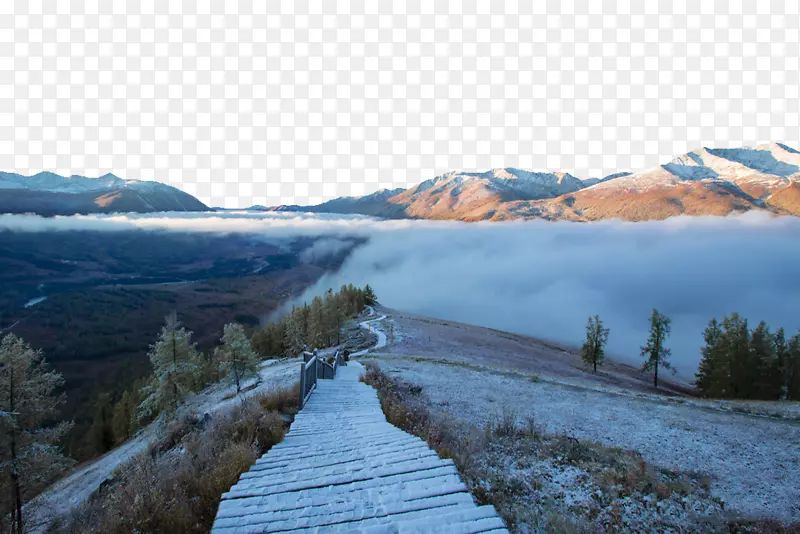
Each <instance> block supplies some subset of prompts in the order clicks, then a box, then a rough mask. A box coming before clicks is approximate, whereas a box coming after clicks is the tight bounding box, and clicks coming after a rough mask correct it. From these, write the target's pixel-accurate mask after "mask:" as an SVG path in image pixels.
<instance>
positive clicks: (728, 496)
mask: <svg viewBox="0 0 800 534" xmlns="http://www.w3.org/2000/svg"><path fill="white" fill-rule="evenodd" d="M379 328H381V329H383V330H386V331H387V333H388V334H389V338H390V341H389V344H388V345H387V347H386V348H385V349H383V350H380V351H378V353H377V354H371V355H369V358H374V359H375V360H376V361H377V362H378V363H379V364H380V366H381V368H382V369H383V370H384V371H386V372H389V373H390V375H394V376H399V377H400V378H401V379H402V380H404V381H408V382H411V383H413V384H417V385H420V386H422V387H423V391H424V393H425V395H426V396H427V398H428V399H430V401H431V402H432V403H433V404H434V405H435V406H437V407H440V408H442V409H444V410H445V411H447V412H449V413H450V414H452V415H453V416H454V417H456V418H459V419H462V420H464V421H467V422H470V423H475V424H478V425H483V424H485V423H487V422H489V421H492V420H496V419H497V418H498V417H499V416H500V415H502V414H503V413H504V412H508V411H511V412H513V413H515V414H516V415H517V416H518V417H519V418H520V419H524V418H527V417H533V418H534V420H535V421H536V422H537V423H538V424H540V425H542V426H543V427H544V428H545V430H546V431H547V432H548V433H553V434H567V435H570V436H573V437H576V438H578V439H589V440H593V441H596V442H599V443H601V444H604V445H608V446H614V447H620V448H623V449H629V450H635V451H637V452H639V453H640V454H641V455H642V456H643V457H644V458H645V459H646V460H647V461H648V462H650V463H652V464H654V465H656V466H660V467H665V468H669V469H675V470H684V471H698V472H703V473H707V474H709V475H710V476H711V477H712V480H713V482H712V492H713V494H714V495H716V496H718V497H720V498H721V499H722V500H723V501H724V502H725V503H726V508H727V509H728V510H729V511H734V512H738V513H741V514H743V515H745V516H748V517H759V518H762V517H764V518H766V517H773V518H780V519H783V520H791V521H800V421H798V420H797V417H796V416H797V413H798V404H797V403H793V404H792V403H787V404H780V403H757V402H753V403H751V402H736V401H731V402H720V401H711V402H706V401H703V400H699V399H690V398H685V397H675V396H669V397H665V396H661V395H659V394H657V393H655V392H653V393H643V392H642V391H641V390H640V389H639V388H638V387H634V388H629V387H625V386H626V385H627V384H626V383H625V382H624V381H621V382H620V384H621V386H620V387H614V386H613V385H608V384H605V383H598V382H597V381H596V380H595V379H594V378H593V377H587V378H586V379H582V378H581V376H580V374H576V373H574V372H570V373H568V374H567V376H565V377H564V378H563V379H559V378H558V377H557V376H554V375H545V376H542V375H539V374H538V373H532V372H530V370H529V368H528V367H525V370H515V369H513V367H515V365H513V363H512V364H511V365H509V366H508V367H506V366H503V367H501V366H499V365H497V364H498V363H499V361H497V360H495V361H490V362H486V361H482V362H480V363H481V365H471V364H469V363H468V361H465V360H464V359H463V358H459V357H458V355H457V354H455V353H457V352H459V348H458V345H457V344H453V343H450V342H452V341H453V340H452V339H450V340H448V339H444V338H440V339H435V340H434V339H431V340H430V343H431V344H434V345H436V346H438V348H439V350H438V351H437V350H434V351H433V352H436V353H441V354H444V357H443V358H440V359H435V360H434V359H431V358H430V355H428V357H426V358H419V357H415V355H414V354H412V353H410V352H407V351H406V350H405V349H404V347H409V346H411V347H413V346H415V344H416V343H418V342H419V340H418V339H414V338H415V336H418V335H419V332H415V331H414V330H413V329H409V328H408V326H407V324H404V323H402V322H398V321H393V320H392V317H391V314H390V317H389V319H388V320H386V321H383V322H382V323H381V324H380V325H379ZM459 330H463V325H460V326H459ZM438 333H439V334H440V335H441V334H442V333H441V331H440V332H438ZM459 335H463V334H459ZM471 335H475V336H478V334H476V333H475V332H472V334H471ZM483 341H485V343H486V344H485V345H484V346H481V347H480V349H479V350H481V351H487V352H490V351H492V346H491V344H492V340H491V339H489V338H488V337H487V338H486V339H484V340H483ZM475 343H476V340H475V339H474V338H471V339H470V344H471V345H472V346H474V345H475ZM468 350H469V348H465V350H464V352H468ZM450 351H454V352H450ZM487 363H488V364H490V365H487ZM545 369H546V370H553V369H555V368H551V367H545ZM737 412H750V413H752V414H758V415H749V414H744V413H737ZM765 416H766V417H765ZM769 416H772V417H769ZM775 416H777V417H775Z"/></svg>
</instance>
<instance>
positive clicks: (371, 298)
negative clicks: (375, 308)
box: [364, 284, 378, 306]
mask: <svg viewBox="0 0 800 534" xmlns="http://www.w3.org/2000/svg"><path fill="white" fill-rule="evenodd" d="M376 302H378V297H376V296H375V291H374V290H373V289H372V286H370V285H369V284H367V285H366V286H364V304H368V305H370V306H372V305H374V304H375V303H376Z"/></svg>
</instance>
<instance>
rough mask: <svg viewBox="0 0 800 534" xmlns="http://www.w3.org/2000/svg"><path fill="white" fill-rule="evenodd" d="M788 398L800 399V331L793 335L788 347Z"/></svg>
mask: <svg viewBox="0 0 800 534" xmlns="http://www.w3.org/2000/svg"><path fill="white" fill-rule="evenodd" d="M787 352H788V353H789V354H788V356H787V362H788V365H787V370H786V372H785V376H786V398H787V399H788V400H793V401H797V400H800V333H797V334H795V335H794V336H792V339H791V340H790V341H789V346H788V348H787Z"/></svg>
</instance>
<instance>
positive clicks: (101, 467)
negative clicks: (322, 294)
mask: <svg viewBox="0 0 800 534" xmlns="http://www.w3.org/2000/svg"><path fill="white" fill-rule="evenodd" d="M299 364H300V360H299V359H298V358H290V359H284V360H270V361H267V362H264V363H263V364H262V366H261V369H260V371H259V376H258V378H257V379H251V380H248V381H246V382H245V383H244V384H242V387H243V389H246V388H248V387H250V386H252V385H254V384H256V383H257V382H258V384H257V385H256V386H255V387H253V389H250V390H249V391H245V392H243V393H241V394H240V395H238V396H237V395H235V393H236V386H235V385H234V384H233V383H232V382H231V381H230V380H223V381H221V382H219V383H217V384H213V385H211V386H209V387H208V388H206V389H205V390H203V391H201V392H200V393H197V394H196V395H194V396H192V397H190V398H189V399H187V402H186V404H185V405H184V406H183V407H182V408H181V410H180V413H181V414H186V415H188V414H196V415H199V416H202V415H204V414H205V413H210V414H212V415H213V414H214V413H215V412H219V411H220V410H225V409H226V408H230V407H232V406H233V405H234V404H235V403H237V402H241V400H242V398H245V397H249V396H251V395H256V394H259V393H262V392H266V391H269V390H271V389H277V388H282V387H289V386H291V385H293V384H294V383H295V382H297V378H298V376H299ZM226 397H229V398H226ZM163 430H164V426H163V424H162V423H161V421H160V420H159V421H156V422H154V423H152V424H151V425H149V426H147V427H146V428H144V429H142V430H141V431H140V432H138V433H137V434H136V436H135V437H133V438H131V439H130V440H129V441H127V442H126V443H124V444H123V445H120V446H119V447H117V448H116V449H113V450H111V451H109V452H108V453H106V454H105V455H104V456H101V457H100V458H98V459H96V460H93V461H91V462H87V463H84V464H81V465H79V466H77V467H76V468H75V469H73V471H72V472H71V473H70V474H69V475H67V476H66V477H64V478H62V479H61V480H59V481H58V482H56V483H55V484H53V485H52V486H51V487H50V488H48V489H47V490H46V491H45V492H44V493H42V494H41V495H39V496H38V497H37V498H36V499H34V500H33V501H31V502H30V503H28V504H27V505H26V506H25V514H26V516H27V519H26V523H27V525H28V531H29V532H31V533H36V534H38V533H43V532H46V531H47V528H48V527H49V526H50V525H51V524H52V522H53V521H54V520H55V519H56V518H58V517H60V516H62V515H65V514H67V513H68V512H70V511H72V510H74V509H76V508H78V507H79V506H81V505H82V504H83V503H85V502H86V501H87V500H88V499H89V497H90V496H91V495H92V493H94V492H95V491H96V490H97V489H98V488H99V487H100V485H101V484H102V483H103V482H104V481H105V480H106V479H108V478H109V477H110V476H111V475H112V474H113V473H114V471H115V470H116V469H117V468H118V467H120V466H121V465H123V464H125V463H126V462H128V461H130V460H131V459H132V458H134V457H136V456H137V455H139V454H141V453H142V452H144V451H146V450H147V449H148V447H149V446H150V445H151V444H153V443H154V442H155V441H157V440H158V439H159V437H160V435H161V432H162V431H163Z"/></svg>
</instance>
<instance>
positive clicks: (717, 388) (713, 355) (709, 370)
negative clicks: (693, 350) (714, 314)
mask: <svg viewBox="0 0 800 534" xmlns="http://www.w3.org/2000/svg"><path fill="white" fill-rule="evenodd" d="M703 339H704V340H705V342H706V345H705V346H704V347H703V348H702V349H701V350H700V353H701V354H702V356H703V357H702V359H701V360H700V366H699V368H698V370H697V373H696V374H695V377H696V379H695V385H696V386H697V389H698V390H699V391H700V392H701V393H702V394H703V396H705V397H718V396H723V395H724V391H725V388H726V386H727V382H728V378H727V377H724V381H723V379H722V378H723V377H721V371H722V366H723V365H724V361H723V359H722V358H723V356H724V355H723V354H722V351H721V350H720V345H721V343H720V341H721V339H722V330H721V329H720V327H719V323H717V320H716V319H711V321H709V322H708V326H707V327H706V329H705V330H704V331H703Z"/></svg>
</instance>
